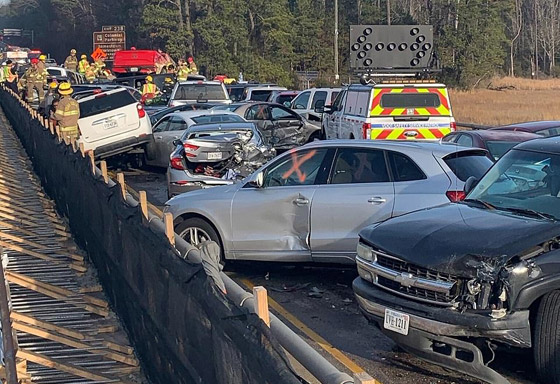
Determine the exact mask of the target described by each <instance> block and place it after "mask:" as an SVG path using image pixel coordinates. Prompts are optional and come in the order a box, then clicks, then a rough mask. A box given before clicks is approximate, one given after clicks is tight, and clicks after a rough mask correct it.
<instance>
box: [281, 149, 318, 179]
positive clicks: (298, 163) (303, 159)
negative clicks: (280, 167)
mask: <svg viewBox="0 0 560 384" xmlns="http://www.w3.org/2000/svg"><path fill="white" fill-rule="evenodd" d="M315 153H317V151H316V150H313V151H311V152H309V153H308V154H306V155H305V156H302V157H300V158H298V155H297V153H295V152H292V153H291V156H292V162H293V165H292V168H290V169H289V170H287V171H286V172H285V173H284V174H283V175H282V178H283V179H287V178H288V177H290V176H291V175H292V174H293V173H294V172H295V173H296V175H297V176H298V179H299V182H300V183H303V182H304V181H305V179H306V178H307V175H306V174H305V173H304V172H303V171H302V170H301V169H299V167H301V166H302V165H303V163H305V162H306V161H307V160H309V159H311V158H312V157H313V156H315Z"/></svg>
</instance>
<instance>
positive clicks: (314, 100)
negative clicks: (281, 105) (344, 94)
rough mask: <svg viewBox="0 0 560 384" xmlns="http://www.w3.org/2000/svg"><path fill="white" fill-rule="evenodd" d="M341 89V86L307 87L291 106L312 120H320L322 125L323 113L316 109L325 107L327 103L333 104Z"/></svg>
mask: <svg viewBox="0 0 560 384" xmlns="http://www.w3.org/2000/svg"><path fill="white" fill-rule="evenodd" d="M341 90H342V89H341V88H309V89H306V90H305V91H302V92H301V93H300V94H298V95H297V96H296V98H295V99H293V100H292V103H291V105H290V108H292V109H293V111H294V112H296V113H298V114H300V115H302V116H303V117H305V118H306V119H307V120H309V121H310V122H312V123H313V122H318V124H319V125H320V122H321V119H322V113H318V112H315V110H316V109H320V108H324V107H325V105H331V104H332V103H333V102H334V100H335V99H336V97H337V96H338V94H339V93H340V91H341Z"/></svg>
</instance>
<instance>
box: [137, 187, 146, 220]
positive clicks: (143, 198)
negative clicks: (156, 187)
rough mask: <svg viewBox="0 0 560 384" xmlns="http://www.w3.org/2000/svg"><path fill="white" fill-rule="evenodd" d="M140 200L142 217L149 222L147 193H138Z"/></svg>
mask: <svg viewBox="0 0 560 384" xmlns="http://www.w3.org/2000/svg"><path fill="white" fill-rule="evenodd" d="M138 196H139V199H140V209H141V210H142V216H144V219H145V220H146V221H148V197H147V196H146V191H140V192H138Z"/></svg>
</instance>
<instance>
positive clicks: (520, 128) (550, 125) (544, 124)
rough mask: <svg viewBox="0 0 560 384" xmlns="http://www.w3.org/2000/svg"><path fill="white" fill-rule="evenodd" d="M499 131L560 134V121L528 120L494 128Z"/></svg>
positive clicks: (548, 134) (545, 134)
mask: <svg viewBox="0 0 560 384" xmlns="http://www.w3.org/2000/svg"><path fill="white" fill-rule="evenodd" d="M492 130H499V131H516V132H531V133H536V134H537V135H539V136H558V135H560V121H557V120H550V121H528V122H526V123H517V124H511V125H504V126H501V127H496V128H492Z"/></svg>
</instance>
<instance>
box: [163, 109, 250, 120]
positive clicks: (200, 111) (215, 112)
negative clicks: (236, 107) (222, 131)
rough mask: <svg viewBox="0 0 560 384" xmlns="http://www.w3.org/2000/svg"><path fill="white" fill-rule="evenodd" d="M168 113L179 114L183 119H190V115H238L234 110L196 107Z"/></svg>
mask: <svg viewBox="0 0 560 384" xmlns="http://www.w3.org/2000/svg"><path fill="white" fill-rule="evenodd" d="M170 115H173V116H179V117H181V118H184V119H190V118H191V117H198V116H203V115H235V116H238V117H239V115H238V114H237V113H235V112H231V111H224V110H217V109H197V110H195V111H181V112H172V113H170Z"/></svg>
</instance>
